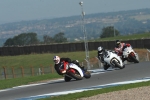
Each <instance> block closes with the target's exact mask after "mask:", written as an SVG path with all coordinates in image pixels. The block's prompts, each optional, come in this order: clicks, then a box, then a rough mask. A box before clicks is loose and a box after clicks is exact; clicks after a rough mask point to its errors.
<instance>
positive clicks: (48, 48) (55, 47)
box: [0, 39, 150, 56]
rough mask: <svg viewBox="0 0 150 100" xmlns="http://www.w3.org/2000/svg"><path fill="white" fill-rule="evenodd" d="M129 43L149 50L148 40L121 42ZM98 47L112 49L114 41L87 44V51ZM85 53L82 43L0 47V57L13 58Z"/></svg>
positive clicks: (149, 42)
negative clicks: (43, 54)
mask: <svg viewBox="0 0 150 100" xmlns="http://www.w3.org/2000/svg"><path fill="white" fill-rule="evenodd" d="M122 42H125V43H130V44H131V45H132V47H133V48H150V39H136V40H126V41H122ZM98 46H103V47H104V48H106V49H114V47H115V41H102V42H88V49H89V50H90V51H91V50H97V47H98ZM75 51H85V46H84V42H82V43H65V44H51V45H34V46H13V47H0V56H9V55H11V56H13V55H22V54H31V53H38V54H39V53H60V52H75Z"/></svg>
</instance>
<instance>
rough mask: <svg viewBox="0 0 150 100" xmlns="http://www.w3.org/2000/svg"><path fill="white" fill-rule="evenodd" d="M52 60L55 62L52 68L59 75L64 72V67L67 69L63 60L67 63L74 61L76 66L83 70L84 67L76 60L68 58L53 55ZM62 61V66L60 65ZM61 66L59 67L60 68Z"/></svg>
mask: <svg viewBox="0 0 150 100" xmlns="http://www.w3.org/2000/svg"><path fill="white" fill-rule="evenodd" d="M53 61H54V62H55V65H54V68H55V70H56V71H57V73H58V74H59V75H63V74H64V73H66V69H67V66H66V63H65V62H68V63H74V64H76V65H77V66H78V67H80V68H81V69H83V70H84V67H82V66H81V65H80V64H79V62H78V60H73V61H71V59H70V58H60V57H59V56H54V58H53ZM62 63H63V66H61V65H62ZM60 67H61V68H60Z"/></svg>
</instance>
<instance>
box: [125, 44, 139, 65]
mask: <svg viewBox="0 0 150 100" xmlns="http://www.w3.org/2000/svg"><path fill="white" fill-rule="evenodd" d="M123 58H125V59H127V61H128V62H134V63H139V60H138V55H137V53H135V51H134V50H133V49H132V47H131V46H130V47H126V46H125V47H124V48H123Z"/></svg>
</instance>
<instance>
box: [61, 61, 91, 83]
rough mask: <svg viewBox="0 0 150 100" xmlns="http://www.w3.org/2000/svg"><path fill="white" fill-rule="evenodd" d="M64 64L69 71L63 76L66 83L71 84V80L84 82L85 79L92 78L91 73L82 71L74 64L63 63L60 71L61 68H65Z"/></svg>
mask: <svg viewBox="0 0 150 100" xmlns="http://www.w3.org/2000/svg"><path fill="white" fill-rule="evenodd" d="M64 64H65V65H66V69H67V70H66V73H64V74H63V76H64V80H65V81H66V82H69V81H70V80H71V79H76V80H82V79H83V77H85V78H90V77H91V73H90V72H89V71H87V70H83V69H81V68H80V67H79V66H77V65H76V64H74V63H68V62H62V63H61V67H60V70H61V68H63V66H64Z"/></svg>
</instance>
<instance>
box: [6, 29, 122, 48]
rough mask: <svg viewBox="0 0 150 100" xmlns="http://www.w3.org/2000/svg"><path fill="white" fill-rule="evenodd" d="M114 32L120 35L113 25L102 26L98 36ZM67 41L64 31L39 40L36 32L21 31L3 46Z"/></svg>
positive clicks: (110, 35) (111, 34) (109, 35)
mask: <svg viewBox="0 0 150 100" xmlns="http://www.w3.org/2000/svg"><path fill="white" fill-rule="evenodd" d="M114 32H115V36H118V35H120V33H119V31H118V30H116V29H115V28H114V27H113V26H107V27H103V29H102V33H101V34H100V38H106V37H113V36H114ZM64 42H68V40H67V38H66V37H65V33H63V32H59V33H57V34H55V35H54V36H53V37H52V36H49V35H44V36H43V41H40V40H39V39H38V38H37V33H34V32H29V33H21V34H19V35H17V36H14V37H13V38H8V39H7V40H6V41H5V43H4V45H3V46H12V45H13V46H14V45H19V46H23V45H36V44H52V43H64Z"/></svg>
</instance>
